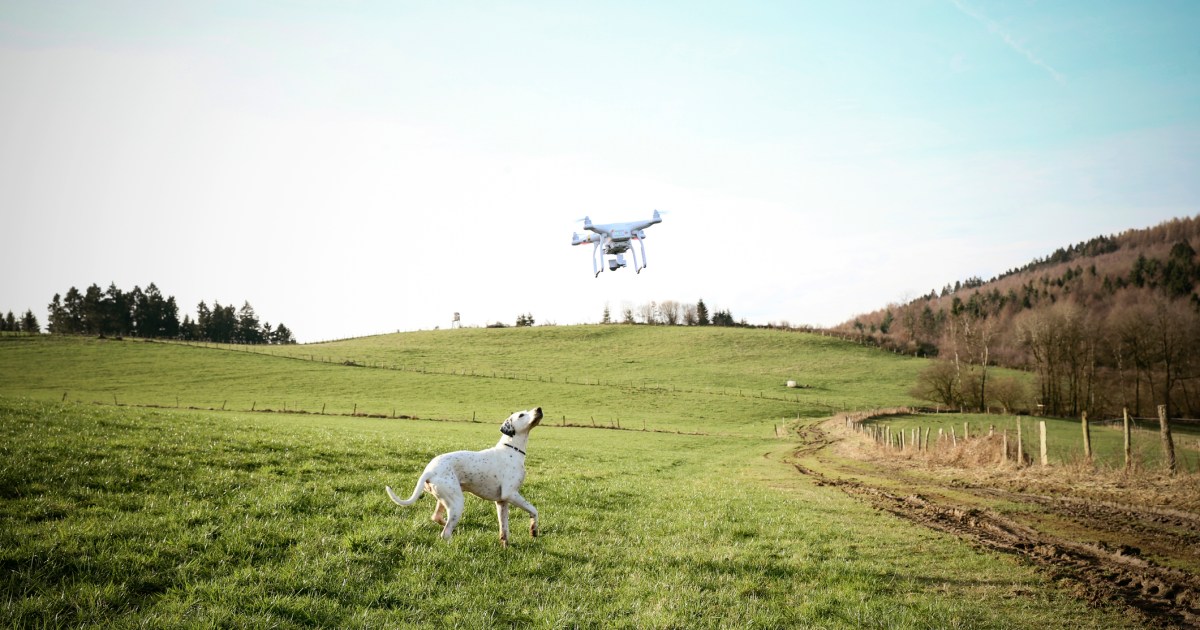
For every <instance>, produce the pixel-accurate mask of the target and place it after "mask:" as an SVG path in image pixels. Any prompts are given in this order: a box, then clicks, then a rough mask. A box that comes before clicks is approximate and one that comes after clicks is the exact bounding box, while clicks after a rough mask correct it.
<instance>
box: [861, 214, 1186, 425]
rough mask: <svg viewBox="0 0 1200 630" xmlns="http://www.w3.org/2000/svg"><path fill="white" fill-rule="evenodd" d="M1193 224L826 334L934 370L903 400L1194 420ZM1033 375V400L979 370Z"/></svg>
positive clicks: (1039, 264) (896, 308)
mask: <svg viewBox="0 0 1200 630" xmlns="http://www.w3.org/2000/svg"><path fill="white" fill-rule="evenodd" d="M1197 247H1200V217H1195V218H1191V219H1175V220H1173V221H1170V222H1167V223H1164V224H1162V225H1160V226H1157V227H1154V228H1149V229H1147V230H1131V231H1128V232H1125V233H1123V234H1121V235H1118V236H1113V237H1099V238H1097V239H1092V240H1090V241H1086V242H1084V243H1081V244H1079V245H1077V246H1072V247H1069V248H1066V249H1060V250H1058V251H1057V252H1055V253H1054V254H1053V255H1051V256H1050V257H1048V258H1046V259H1038V260H1035V261H1034V262H1032V263H1030V264H1029V265H1026V266H1025V267H1023V268H1021V270H1013V271H1010V272H1008V273H1006V274H1004V275H1002V276H1000V277H998V278H994V279H993V280H991V281H989V282H986V283H983V282H981V281H979V280H978V279H977V278H971V279H968V280H967V281H966V282H960V283H956V285H955V287H954V288H953V289H949V290H948V289H943V290H942V293H941V294H939V293H937V292H930V294H928V295H926V296H923V297H921V298H917V299H915V300H912V301H910V302H908V303H906V304H892V305H890V306H888V307H887V308H885V309H883V310H880V311H876V312H874V313H870V314H867V315H862V316H859V317H857V318H855V319H854V320H853V321H850V322H846V323H844V324H842V325H841V326H839V327H838V330H839V331H841V332H843V333H849V334H850V335H851V336H855V337H857V338H859V339H861V340H863V341H865V342H868V343H874V344H878V345H880V346H883V347H885V348H889V349H893V350H896V351H899V352H905V353H909V354H917V355H922V356H931V357H938V358H939V359H941V360H942V361H941V362H940V363H939V364H936V365H934V366H932V367H930V368H929V369H928V370H927V371H926V373H925V374H924V375H923V376H922V379H921V383H920V384H919V385H918V387H917V389H916V390H914V394H917V395H920V396H921V397H923V398H925V399H927V400H930V401H933V402H938V403H940V404H946V405H949V406H963V407H968V408H976V409H982V408H987V407H989V406H992V405H999V406H1001V407H1006V408H1013V407H1014V406H1015V407H1017V408H1020V409H1033V410H1040V411H1043V412H1045V413H1048V414H1053V415H1061V416H1077V415H1078V414H1080V413H1082V412H1084V411H1087V412H1089V413H1090V414H1093V417H1095V414H1103V415H1108V416H1116V415H1119V414H1120V412H1121V409H1122V408H1128V409H1129V410H1130V411H1131V412H1132V413H1135V414H1136V415H1140V416H1153V415H1154V414H1155V408H1156V406H1157V405H1159V404H1164V405H1167V407H1168V412H1169V413H1170V414H1171V415H1172V417H1180V416H1182V417H1191V418H1196V417H1200V291H1198V290H1200V258H1198V256H1197ZM997 365H998V366H1005V367H1013V368H1019V369H1025V370H1029V371H1032V372H1034V373H1035V374H1036V376H1037V378H1036V384H1035V386H1034V388H1033V391H1028V392H1023V391H1021V389H1022V387H1021V385H1020V383H1019V382H1008V381H1005V382H1003V383H999V382H993V379H989V373H988V368H989V367H991V366H997Z"/></svg>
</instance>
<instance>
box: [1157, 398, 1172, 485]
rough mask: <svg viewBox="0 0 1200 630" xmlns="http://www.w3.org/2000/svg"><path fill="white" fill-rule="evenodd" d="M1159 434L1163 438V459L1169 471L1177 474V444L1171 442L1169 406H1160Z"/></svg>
mask: <svg viewBox="0 0 1200 630" xmlns="http://www.w3.org/2000/svg"><path fill="white" fill-rule="evenodd" d="M1158 433H1159V435H1161V436H1162V447H1163V459H1164V460H1165V461H1166V465H1167V471H1168V472H1170V473H1171V474H1172V475H1174V474H1175V442H1173V441H1172V440H1171V423H1170V420H1169V419H1168V418H1167V406H1166V405H1159V406H1158Z"/></svg>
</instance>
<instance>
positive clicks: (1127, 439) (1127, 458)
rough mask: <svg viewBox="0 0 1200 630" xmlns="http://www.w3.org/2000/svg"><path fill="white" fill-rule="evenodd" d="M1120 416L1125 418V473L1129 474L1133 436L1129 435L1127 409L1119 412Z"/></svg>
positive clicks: (1131, 462) (1131, 461) (1131, 463)
mask: <svg viewBox="0 0 1200 630" xmlns="http://www.w3.org/2000/svg"><path fill="white" fill-rule="evenodd" d="M1121 414H1122V415H1123V416H1124V417H1125V426H1124V427H1123V429H1124V430H1123V433H1124V434H1125V472H1129V467H1130V466H1132V465H1133V439H1132V438H1133V436H1132V435H1130V433H1129V408H1128V407H1126V408H1124V409H1122V410H1121Z"/></svg>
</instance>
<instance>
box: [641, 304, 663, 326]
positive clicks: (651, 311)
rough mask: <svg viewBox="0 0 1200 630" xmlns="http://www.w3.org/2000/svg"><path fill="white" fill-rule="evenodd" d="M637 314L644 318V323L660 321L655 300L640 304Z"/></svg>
mask: <svg viewBox="0 0 1200 630" xmlns="http://www.w3.org/2000/svg"><path fill="white" fill-rule="evenodd" d="M637 314H638V316H639V317H641V318H642V323H643V324H656V323H658V305H657V304H655V303H654V301H653V300H651V301H650V302H647V303H645V304H642V305H641V306H639V307H638V311H637Z"/></svg>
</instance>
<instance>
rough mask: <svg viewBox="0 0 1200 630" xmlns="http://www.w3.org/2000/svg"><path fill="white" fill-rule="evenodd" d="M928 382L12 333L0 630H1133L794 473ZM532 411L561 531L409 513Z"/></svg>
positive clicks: (1055, 583)
mask: <svg viewBox="0 0 1200 630" xmlns="http://www.w3.org/2000/svg"><path fill="white" fill-rule="evenodd" d="M926 363H927V361H924V360H920V359H915V358H912V357H904V356H899V355H895V354H891V353H885V352H881V351H879V350H878V349H876V348H871V347H867V346H862V345H856V344H851V343H847V342H845V341H842V340H838V339H834V338H829V337H822V336H820V335H816V334H805V333H794V332H785V331H771V330H751V329H736V328H708V329H705V328H699V327H694V328H678V327H658V326H654V327H651V326H579V327H564V328H553V327H543V328H523V329H481V330H463V331H459V330H452V331H435V332H428V333H411V334H402V335H386V336H380V337H371V338H364V339H355V340H348V341H344V342H338V343H329V344H314V345H309V346H287V347H276V346H271V347H265V346H213V345H185V344H181V343H163V342H153V341H140V340H125V341H118V340H115V339H96V338H79V337H63V336H0V444H2V445H3V452H4V454H5V457H4V458H3V460H2V461H0V519H3V521H4V522H5V524H6V527H4V528H0V530H2V531H0V564H3V566H4V567H5V568H6V570H7V571H8V579H6V580H3V581H0V600H2V601H4V602H6V604H5V605H4V606H0V623H2V624H3V625H5V626H6V627H7V626H11V627H38V626H48V625H70V626H93V625H94V626H105V627H110V626H115V627H125V626H150V627H173V626H183V625H214V626H234V627H244V626H248V627H259V626H286V627H292V626H302V625H303V626H322V627H343V626H359V625H365V626H379V627H397V626H424V625H435V624H438V625H447V624H449V625H462V626H468V627H477V626H485V625H486V626H491V625H496V624H497V623H499V624H500V625H506V626H507V625H513V626H516V625H519V626H533V627H558V626H571V627H575V626H584V627H599V626H609V625H615V626H629V627H735V626H736V627H743V626H745V627H749V626H755V627H835V628H857V627H863V626H874V627H882V626H899V627H925V626H939V627H941V626H944V627H955V626H965V627H1043V626H1046V625H1055V624H1058V625H1064V626H1071V627H1097V628H1103V627H1114V628H1115V627H1124V626H1126V625H1128V623H1129V619H1130V617H1128V615H1127V614H1126V611H1125V609H1123V608H1122V609H1115V608H1112V607H1110V606H1101V607H1091V606H1089V605H1088V604H1087V603H1085V602H1084V601H1083V600H1082V599H1081V598H1079V597H1078V596H1077V595H1076V593H1075V592H1073V591H1071V590H1069V589H1068V587H1064V586H1063V585H1062V583H1061V582H1060V577H1058V576H1056V577H1054V578H1053V579H1052V578H1050V577H1047V576H1046V575H1044V574H1042V573H1041V572H1039V570H1038V569H1036V568H1035V567H1034V566H1033V565H1032V564H1029V563H1026V562H1024V561H1021V560H1018V559H1016V558H1013V557H1008V556H1001V555H997V554H994V553H989V552H981V551H978V550H976V549H975V548H973V547H972V545H971V544H970V543H968V542H966V541H963V540H959V539H957V538H956V537H955V536H952V535H948V534H943V533H938V532H934V531H929V530H927V529H925V528H924V527H923V526H920V525H917V524H914V523H911V522H909V521H907V520H903V519H898V518H895V517H894V516H892V515H891V514H889V513H886V512H882V511H879V510H877V509H875V508H874V507H873V506H872V505H871V504H869V503H864V502H860V501H858V500H856V499H854V498H852V497H850V496H846V495H845V494H843V493H842V491H841V490H839V489H837V488H835V487H832V486H829V485H827V484H826V483H825V482H818V481H813V480H812V479H810V478H809V477H808V476H805V475H801V474H797V470H798V467H797V466H793V465H792V463H791V458H792V457H793V456H794V455H793V454H794V453H795V451H796V449H797V448H800V447H803V448H805V449H806V451H807V452H810V453H811V445H809V444H801V443H798V442H797V440H798V439H800V438H799V436H798V435H797V431H803V430H804V429H803V427H805V426H812V425H813V424H815V422H814V421H811V420H804V421H801V422H790V423H788V425H789V426H788V430H790V431H792V432H791V433H789V439H779V437H778V435H777V433H776V427H777V426H780V425H781V424H782V423H780V419H781V418H783V417H787V418H794V417H796V416H798V415H799V416H803V417H817V416H824V415H827V414H828V413H829V411H830V410H831V409H832V408H838V407H850V408H861V407H870V406H880V405H891V404H896V403H899V402H905V401H907V400H909V399H908V397H907V395H906V394H905V390H906V389H907V387H908V385H909V384H910V383H911V381H912V379H913V378H914V377H915V375H916V374H917V372H918V371H919V370H920V369H921V367H922V366H923V365H925V364H926ZM785 379H794V380H797V381H799V383H800V384H801V385H804V387H802V388H797V389H789V388H786V387H785V386H784V385H783V383H784V381H785ZM64 400H65V402H63V401H64ZM94 402H98V403H101V404H91V403H94ZM114 403H116V404H114ZM531 404H541V405H542V406H543V407H544V408H545V410H546V412H547V419H546V420H545V421H543V428H539V429H537V432H536V433H535V435H534V438H533V440H532V441H531V447H530V449H529V453H528V455H529V459H528V461H527V466H528V470H529V477H528V479H527V480H526V483H525V485H524V486H523V488H522V493H523V494H524V495H525V496H526V497H527V498H529V499H530V500H531V501H532V502H533V503H534V504H535V505H537V507H538V509H539V511H540V520H541V521H542V524H543V530H542V533H543V535H542V536H540V537H538V538H536V539H531V538H529V537H527V536H524V535H522V536H514V541H513V545H512V547H510V548H508V549H503V548H501V547H500V546H499V544H498V543H497V541H496V539H495V536H496V521H495V512H494V510H493V509H492V506H489V505H485V504H484V503H483V502H481V501H477V500H475V499H470V500H469V503H468V507H467V511H466V515H465V517H464V520H463V522H462V523H461V524H460V526H459V528H458V529H457V530H456V535H455V539H454V541H453V543H452V544H446V543H444V542H442V541H440V540H439V539H438V538H437V535H436V532H437V527H436V526H434V525H431V524H430V522H429V511H428V510H429V508H430V507H431V503H430V500H429V499H424V500H423V504H422V505H421V506H420V507H418V508H414V509H411V510H402V509H399V508H397V507H396V506H394V505H392V504H391V502H389V501H388V500H387V498H386V496H385V495H384V493H383V491H382V488H383V485H384V484H385V483H390V484H393V485H398V486H401V487H403V486H405V485H407V484H410V483H412V482H413V480H415V479H416V478H417V475H419V474H420V471H421V470H422V467H423V466H425V464H426V462H427V461H428V460H429V458H430V457H432V456H433V455H435V454H437V453H442V452H447V451H450V450H457V449H462V448H481V447H485V446H488V445H490V444H493V443H494V442H495V440H496V438H497V437H498V433H497V431H496V423H497V422H498V420H499V419H500V418H502V417H503V416H505V415H507V414H508V413H509V412H510V411H512V410H513V409H514V408H519V407H523V406H526V405H531ZM176 407H179V409H176ZM189 407H194V408H193V409H189ZM265 407H270V408H271V409H273V410H276V411H279V410H282V409H286V410H287V411H288V413H262V412H263V411H264V408H265ZM222 409H224V411H221V410H222ZM251 410H254V411H256V412H258V413H249V411H251ZM322 412H323V413H322ZM352 414H353V417H348V416H351V415H352ZM365 415H369V416H371V417H363V416H365ZM400 415H408V416H418V417H419V418H412V417H408V418H400V417H399V416H400ZM476 415H478V420H477V422H474V423H473V422H471V420H472V419H473V416H476ZM593 416H594V418H593ZM957 419H961V417H958V416H956V420H957ZM438 420H454V421H455V422H444V421H438ZM564 422H565V423H569V424H570V425H571V426H568V427H566V428H563V427H561V425H562V424H563V423H564ZM593 422H594V423H595V424H596V425H597V426H603V427H605V428H606V429H607V427H610V426H611V427H613V428H616V427H617V424H618V423H620V425H621V428H623V429H625V430H600V429H593V428H592V427H591V424H592V423H593ZM630 425H632V426H630ZM639 425H640V426H639ZM643 427H645V429H646V430H645V431H643V430H640V429H642V428H643ZM780 428H782V427H781V426H780ZM630 429H633V430H630ZM833 457H834V459H835V460H838V459H840V456H836V455H835V456H833ZM805 465H807V466H813V465H815V464H813V463H811V462H808V461H807V460H806V464H805ZM860 474H861V470H860ZM889 474H890V472H889ZM956 492H957V491H956ZM930 585H934V586H935V589H934V590H935V591H936V592H933V593H931V591H930ZM1138 618H1139V619H1140V617H1138Z"/></svg>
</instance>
